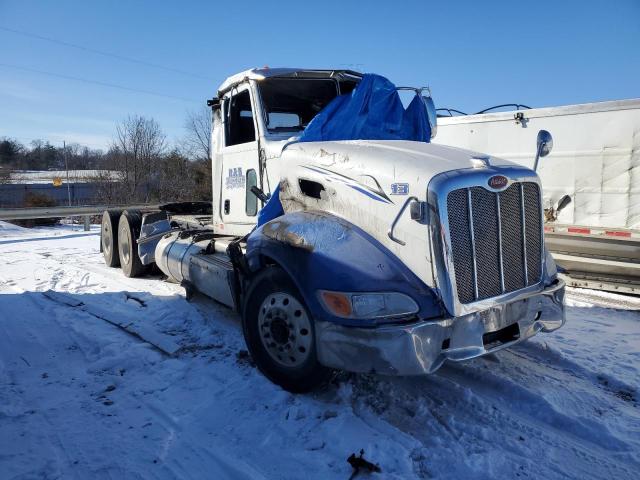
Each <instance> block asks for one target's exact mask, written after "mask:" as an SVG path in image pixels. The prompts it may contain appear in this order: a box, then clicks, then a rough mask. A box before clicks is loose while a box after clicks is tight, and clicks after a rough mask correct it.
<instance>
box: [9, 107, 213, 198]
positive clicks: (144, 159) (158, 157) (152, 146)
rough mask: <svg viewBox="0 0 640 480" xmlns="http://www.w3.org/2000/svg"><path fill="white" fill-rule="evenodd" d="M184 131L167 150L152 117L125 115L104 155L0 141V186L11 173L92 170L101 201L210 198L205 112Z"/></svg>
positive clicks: (188, 122) (44, 144)
mask: <svg viewBox="0 0 640 480" xmlns="http://www.w3.org/2000/svg"><path fill="white" fill-rule="evenodd" d="M185 127H186V132H187V134H186V136H185V137H184V138H183V139H181V140H180V141H179V142H178V143H177V144H176V145H172V146H170V145H168V143H167V139H166V135H165V133H164V132H163V131H162V129H161V127H160V125H159V124H158V122H156V121H155V120H154V119H152V118H147V117H144V116H140V115H133V116H129V117H128V118H126V119H125V120H123V121H122V122H121V123H120V124H118V125H117V126H116V128H115V134H114V136H113V140H112V142H111V144H110V146H109V148H108V150H107V151H106V152H105V151H102V150H96V149H90V148H88V147H85V146H82V145H78V144H69V145H66V147H65V148H63V147H61V146H53V145H51V144H50V143H49V142H48V141H46V140H35V141H33V142H31V144H30V145H23V144H22V143H20V142H18V141H17V140H15V139H12V138H0V183H5V182H8V181H9V180H10V178H11V173H12V172H14V171H16V170H65V168H68V169H69V170H97V171H98V172H97V173H96V174H95V177H94V178H92V179H91V181H92V182H94V183H95V184H96V188H97V197H98V198H99V199H100V201H101V202H104V203H112V204H121V203H132V202H136V203H137V202H145V203H146V202H156V201H158V202H165V201H181V200H210V199H211V160H210V159H211V155H210V153H211V152H210V143H209V136H210V111H209V110H201V111H199V112H196V113H191V114H189V115H188V116H187V120H186V123H185Z"/></svg>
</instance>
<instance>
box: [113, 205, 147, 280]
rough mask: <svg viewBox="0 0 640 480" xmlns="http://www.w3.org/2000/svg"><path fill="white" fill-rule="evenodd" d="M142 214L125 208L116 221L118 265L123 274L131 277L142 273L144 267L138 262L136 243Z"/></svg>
mask: <svg viewBox="0 0 640 480" xmlns="http://www.w3.org/2000/svg"><path fill="white" fill-rule="evenodd" d="M141 225H142V214H141V213H140V212H139V211H137V210H125V211H124V212H122V215H120V221H119V222H118V252H119V254H120V266H121V267H122V271H123V272H124V274H125V276H127V277H130V278H133V277H139V276H140V275H142V274H143V273H144V272H145V270H146V268H145V266H144V265H142V262H140V257H139V255H138V243H137V242H136V240H137V239H138V237H139V236H140V226H141Z"/></svg>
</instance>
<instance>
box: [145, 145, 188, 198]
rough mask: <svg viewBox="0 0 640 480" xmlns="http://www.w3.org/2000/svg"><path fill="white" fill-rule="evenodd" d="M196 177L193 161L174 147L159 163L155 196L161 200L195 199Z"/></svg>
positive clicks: (155, 182)
mask: <svg viewBox="0 0 640 480" xmlns="http://www.w3.org/2000/svg"><path fill="white" fill-rule="evenodd" d="M194 177H195V175H194V172H193V165H192V163H191V162H190V161H189V159H188V158H187V157H185V156H184V155H182V154H181V153H180V151H179V150H178V149H177V148H174V149H173V150H171V151H170V152H169V153H168V154H167V155H166V156H165V157H163V158H162V161H161V162H160V164H159V168H158V171H157V175H156V178H155V181H154V186H155V190H154V192H153V193H154V197H155V198H156V199H157V200H158V201H161V202H169V201H184V200H195V198H194V196H193V195H194V190H195V187H196V182H195V178H194Z"/></svg>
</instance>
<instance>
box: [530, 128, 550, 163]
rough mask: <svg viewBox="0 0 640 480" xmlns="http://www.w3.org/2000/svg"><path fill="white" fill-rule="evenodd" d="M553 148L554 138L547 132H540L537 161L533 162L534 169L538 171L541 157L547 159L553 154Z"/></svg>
mask: <svg viewBox="0 0 640 480" xmlns="http://www.w3.org/2000/svg"><path fill="white" fill-rule="evenodd" d="M552 148H553V137H552V136H551V134H550V133H549V132H547V131H546V130H540V131H539V132H538V140H537V148H536V159H535V161H534V162H533V169H534V170H538V161H539V160H540V158H541V157H546V156H547V155H549V153H551V149H552Z"/></svg>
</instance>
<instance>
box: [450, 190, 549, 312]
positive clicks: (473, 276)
mask: <svg viewBox="0 0 640 480" xmlns="http://www.w3.org/2000/svg"><path fill="white" fill-rule="evenodd" d="M447 212H448V220H449V236H450V239H451V254H452V257H453V269H454V275H455V283H456V289H457V295H458V300H459V301H460V303H463V304H466V303H471V302H474V301H477V300H483V299H485V298H491V297H495V296H498V295H501V294H503V293H508V292H513V291H515V290H519V289H521V288H524V287H526V286H528V285H533V284H536V283H538V282H539V281H540V277H541V274H542V250H543V247H542V212H541V202H540V189H539V187H538V185H537V184H536V183H534V182H521V183H513V184H512V185H510V186H509V188H507V189H506V190H504V191H502V192H491V191H489V190H486V189H485V188H483V187H469V188H460V189H457V190H453V191H451V192H449V194H448V195H447Z"/></svg>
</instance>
